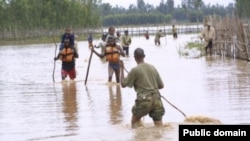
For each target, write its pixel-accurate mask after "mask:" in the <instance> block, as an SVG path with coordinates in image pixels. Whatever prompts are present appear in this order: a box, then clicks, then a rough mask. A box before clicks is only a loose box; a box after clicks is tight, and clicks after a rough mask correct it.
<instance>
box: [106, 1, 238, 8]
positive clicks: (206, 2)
mask: <svg viewBox="0 0 250 141" xmlns="http://www.w3.org/2000/svg"><path fill="white" fill-rule="evenodd" d="M166 1H167V0H164V2H166ZM144 2H145V3H146V4H147V3H148V4H151V5H154V6H158V5H159V4H160V2H161V0H144ZM203 2H204V3H205V4H209V3H210V4H211V5H214V4H217V3H218V4H220V5H224V6H227V5H228V4H229V3H234V2H235V0H203ZM102 3H110V5H112V6H116V5H118V6H122V7H125V8H128V7H129V5H130V4H134V5H137V0H102ZM174 3H175V7H176V6H177V5H180V4H181V0H174Z"/></svg>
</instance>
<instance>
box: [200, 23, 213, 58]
mask: <svg viewBox="0 0 250 141" xmlns="http://www.w3.org/2000/svg"><path fill="white" fill-rule="evenodd" d="M200 38H201V40H202V39H203V38H204V40H205V53H206V55H207V51H208V50H209V53H210V56H212V49H213V40H214V39H215V29H214V27H212V24H211V22H207V26H206V27H205V28H204V29H203V30H202V32H201V35H200Z"/></svg>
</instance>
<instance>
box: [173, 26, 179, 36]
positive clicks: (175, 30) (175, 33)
mask: <svg viewBox="0 0 250 141" xmlns="http://www.w3.org/2000/svg"><path fill="white" fill-rule="evenodd" d="M172 33H173V37H174V39H177V38H178V36H177V28H176V27H175V25H174V24H173V25H172Z"/></svg>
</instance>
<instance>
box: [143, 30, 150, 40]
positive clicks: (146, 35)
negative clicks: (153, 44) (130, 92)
mask: <svg viewBox="0 0 250 141" xmlns="http://www.w3.org/2000/svg"><path fill="white" fill-rule="evenodd" d="M144 36H145V38H146V40H148V39H149V33H148V31H146V33H145V34H144Z"/></svg>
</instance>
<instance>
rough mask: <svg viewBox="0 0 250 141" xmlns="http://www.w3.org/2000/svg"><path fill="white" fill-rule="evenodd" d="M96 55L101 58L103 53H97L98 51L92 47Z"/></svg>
mask: <svg viewBox="0 0 250 141" xmlns="http://www.w3.org/2000/svg"><path fill="white" fill-rule="evenodd" d="M91 51H93V52H94V53H95V54H96V55H97V56H98V57H100V58H103V57H104V56H105V55H104V54H99V53H98V52H96V50H95V49H94V47H92V50H91Z"/></svg>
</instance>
